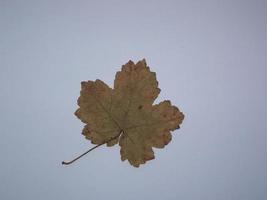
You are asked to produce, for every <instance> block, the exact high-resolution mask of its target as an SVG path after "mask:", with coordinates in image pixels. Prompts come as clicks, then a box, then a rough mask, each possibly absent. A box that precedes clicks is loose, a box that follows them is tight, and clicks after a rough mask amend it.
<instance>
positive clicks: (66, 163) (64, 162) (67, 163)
mask: <svg viewBox="0 0 267 200" xmlns="http://www.w3.org/2000/svg"><path fill="white" fill-rule="evenodd" d="M121 133H122V131H120V133H119V134H118V135H116V136H115V137H113V138H111V139H109V140H108V141H107V142H103V143H101V144H98V145H96V146H94V147H92V148H91V149H89V150H88V151H86V152H84V153H83V154H81V155H79V156H78V157H76V158H74V159H73V160H71V161H69V162H66V161H62V165H70V164H71V163H73V162H75V161H76V160H78V159H80V158H81V157H83V156H84V155H86V154H88V153H89V152H90V151H92V150H94V149H96V148H97V147H100V146H102V145H103V144H106V143H108V142H110V141H112V140H115V139H117V138H118V137H119V136H120V135H121Z"/></svg>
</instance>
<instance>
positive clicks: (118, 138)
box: [75, 60, 184, 167]
mask: <svg viewBox="0 0 267 200" xmlns="http://www.w3.org/2000/svg"><path fill="white" fill-rule="evenodd" d="M81 85H82V89H81V95H80V97H79V99H78V105H79V106H80V108H79V109H78V110H77V111H76V112H75V115H76V116H77V117H78V118H79V119H80V120H81V121H82V122H84V123H85V124H86V125H85V127H84V129H83V132H82V133H83V135H84V136H85V137H86V139H88V140H91V142H92V143H93V144H98V145H101V144H103V143H107V146H113V145H115V144H117V143H119V145H120V147H121V150H120V153H121V160H128V161H129V162H130V164H131V165H133V166H135V167H139V165H140V164H144V163H145V162H146V161H147V160H151V159H154V152H153V149H152V147H157V148H163V147H164V146H165V145H167V144H168V143H169V142H170V141H171V138H172V136H171V133H170V131H173V130H175V129H178V128H179V125H180V124H181V123H182V121H183V119H184V115H183V113H182V112H180V111H179V109H178V108H177V107H175V106H172V105H171V102H170V101H163V102H161V103H159V104H157V105H153V102H154V100H155V99H156V98H157V96H158V94H159V93H160V89H159V88H158V82H157V80H156V73H155V72H151V71H150V69H149V67H148V66H147V65H146V61H145V60H142V61H139V62H138V63H136V64H134V63H133V62H132V61H129V62H128V63H127V64H125V65H123V66H122V70H121V71H119V72H117V74H116V78H115V81H114V89H111V88H110V87H109V86H107V85H106V84H105V83H104V82H102V81H101V80H96V81H87V82H82V83H81Z"/></svg>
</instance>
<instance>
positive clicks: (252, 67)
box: [0, 0, 267, 200]
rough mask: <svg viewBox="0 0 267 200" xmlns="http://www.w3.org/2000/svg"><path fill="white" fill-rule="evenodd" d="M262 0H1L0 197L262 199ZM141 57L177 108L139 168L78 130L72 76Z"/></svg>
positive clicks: (265, 111) (266, 28)
mask: <svg viewBox="0 0 267 200" xmlns="http://www.w3.org/2000/svg"><path fill="white" fill-rule="evenodd" d="M266 19H267V2H266V1H264V0H250V1H249V0H242V1H241V0H240V1H237V0H225V1H217V0H203V1H199V0H196V1H193V0H177V1H174V0H173V1H167V0H162V1H160V0H158V1H146V0H136V1H133V0H128V1H126V0H124V1H111V0H107V1H102V0H95V1H93V0H87V1H86V0H75V1H68V0H65V1H63V0H62V1H59V0H46V1H41V0H23V1H22V0H21V1H20V0H0V29H1V31H0V134H1V135H0V166H1V167H0V199H3V200H17V199H20V200H36V199H38V200H48V199H49V200H58V199H64V200H72V199H97V200H98V199H111V200H113V199H114V200H136V199H140V200H141V199H153V200H162V199H166V200H177V199H182V200H214V199H216V200H239V199H240V200H251V199H255V200H265V199H267V170H266V169H267V151H266V150H267V148H266V146H267V128H266V119H267V95H266V88H267V78H266V77H267V56H266V53H267V38H266V36H267V20H266ZM143 58H146V60H147V63H148V65H149V66H150V67H151V70H152V71H155V72H156V73H157V79H158V81H159V87H160V88H161V90H162V92H161V93H160V96H159V98H158V99H157V101H156V102H160V101H161V100H164V99H169V100H171V102H172V103H173V104H174V105H176V106H178V107H179V108H180V109H181V111H183V112H184V113H185V120H184V123H183V124H182V126H181V129H179V130H177V131H174V132H173V140H172V142H171V143H170V144H169V145H168V146H166V147H165V148H164V149H155V156H156V159H155V160H152V161H149V162H148V163H146V164H145V165H142V166H141V167H140V168H134V167H132V166H131V165H130V164H129V163H128V162H127V161H126V162H121V160H120V154H119V147H118V146H115V147H112V148H107V147H105V146H103V147H101V148H98V149H97V150H94V151H93V152H91V153H90V154H89V155H87V156H86V157H84V158H83V159H81V160H79V161H77V162H76V163H74V164H73V165H71V166H62V165H61V161H62V160H70V159H71V158H73V157H74V156H75V155H77V154H79V153H82V152H84V151H86V150H87V149H88V148H90V147H92V146H93V145H92V144H91V143H90V141H88V140H85V139H84V137H83V136H82V135H81V130H82V127H83V124H82V122H81V121H79V120H78V119H77V118H76V117H75V116H74V115H73V113H74V112H75V110H76V109H77V104H76V100H77V98H78V96H79V91H80V82H81V81H84V80H95V79H101V80H103V81H105V82H106V83H107V84H109V85H110V86H111V87H113V81H114V75H115V73H116V71H118V70H120V69H121V65H123V64H125V63H126V62H127V61H128V60H130V59H131V60H133V61H134V62H137V61H138V60H140V59H143Z"/></svg>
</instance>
